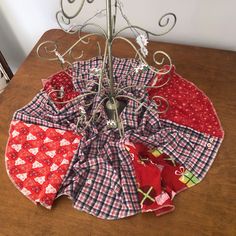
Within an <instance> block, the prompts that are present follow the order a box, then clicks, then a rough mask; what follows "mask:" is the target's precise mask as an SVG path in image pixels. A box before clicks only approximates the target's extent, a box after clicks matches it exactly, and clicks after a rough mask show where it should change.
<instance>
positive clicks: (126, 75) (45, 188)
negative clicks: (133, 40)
mask: <svg viewBox="0 0 236 236" xmlns="http://www.w3.org/2000/svg"><path fill="white" fill-rule="evenodd" d="M113 62H114V71H113V73H114V79H115V82H116V92H117V94H123V95H125V96H127V97H128V96H135V97H136V98H142V101H141V102H144V103H145V104H148V108H146V107H145V106H143V107H141V108H140V104H139V103H137V102H136V101H134V100H132V99H131V100H128V99H127V100H125V101H124V102H126V106H125V108H124V110H123V111H122V112H121V114H120V119H121V120H122V122H123V125H124V130H125V135H124V137H123V138H120V135H119V132H118V129H117V128H116V129H111V128H109V127H108V126H107V114H106V112H105V111H104V96H105V95H106V93H107V88H108V87H107V84H106V81H107V80H106V78H104V87H103V88H102V90H101V93H100V94H99V95H98V94H95V93H92V94H91V95H90V96H86V97H84V98H83V99H80V100H78V99H76V97H78V96H80V95H81V94H84V93H85V92H86V91H96V90H97V86H98V83H94V82H93V81H98V78H99V70H100V69H101V66H102V58H99V57H96V58H93V59H91V60H87V61H80V62H76V63H74V64H73V67H72V68H71V69H70V70H67V71H60V72H58V73H56V74H54V75H52V76H50V77H49V78H48V79H44V80H43V88H42V90H41V91H40V92H39V93H38V94H37V95H36V96H35V97H34V98H33V100H32V101H31V102H29V103H28V104H27V105H26V106H24V107H23V108H21V109H19V110H17V111H16V112H15V114H14V115H13V120H12V122H11V125H10V131H9V140H8V143H7V147H6V157H5V160H6V169H7V173H8V175H9V177H10V179H11V180H12V182H13V183H14V184H15V186H16V187H17V188H18V189H19V190H20V191H21V192H22V193H23V194H24V195H25V196H26V197H27V198H28V199H30V200H31V201H33V202H34V203H35V204H38V203H39V204H41V205H42V206H44V207H46V208H48V209H50V208H51V207H52V205H53V201H54V200H55V199H56V198H58V197H60V196H62V195H66V196H68V197H69V198H70V199H71V200H72V201H73V205H74V207H75V208H76V209H78V210H81V211H85V212H87V213H89V214H92V215H94V216H97V217H99V218H103V219H119V218H123V217H128V216H131V215H135V214H137V213H140V212H154V213H155V215H157V216H158V215H162V214H165V213H168V212H171V211H173V210H174V208H175V206H174V202H173V199H174V197H175V196H176V195H177V194H178V193H180V192H181V191H183V190H185V189H188V188H190V187H192V186H194V185H196V184H198V183H199V182H200V181H201V180H202V179H203V178H204V177H205V175H206V173H207V172H208V170H209V168H210V167H211V165H212V163H213V161H214V159H215V157H216V154H217V152H218V150H219V147H220V144H221V142H222V140H223V135H224V132H223V129H222V127H221V124H220V121H219V119H218V117H217V115H216V112H215V109H214V107H213V105H212V103H211V101H210V100H209V99H208V97H207V96H206V95H205V94H204V93H203V92H202V91H201V90H199V89H198V88H197V87H196V86H195V85H194V84H192V83H190V82H189V81H187V80H185V79H184V78H182V77H181V76H180V75H178V74H177V73H176V71H175V67H174V66H173V67H172V68H169V67H165V69H168V70H169V73H168V74H166V75H164V76H163V75H162V76H160V75H158V76H157V75H155V73H153V70H151V68H150V67H146V66H140V65H139V62H138V61H136V60H134V59H122V58H114V59H113ZM150 85H152V86H153V85H155V86H156V87H155V88H147V89H146V90H144V86H150ZM126 87H129V88H127V89H126ZM54 90H55V91H54ZM160 96H161V97H163V98H165V99H166V100H167V101H168V104H169V109H168V110H167V112H164V113H161V112H160V111H161V110H162V109H165V108H163V107H162V106H165V104H163V103H162V104H160V101H158V99H157V98H158V97H160ZM84 104H86V105H84ZM94 109H97V110H96V111H97V113H98V114H99V116H98V118H97V119H96V120H94V122H92V123H91V125H90V126H88V127H87V128H86V129H85V130H84V129H80V127H78V118H79V117H80V112H81V110H83V111H84V114H86V118H87V120H89V119H90V117H91V114H92V111H94Z"/></svg>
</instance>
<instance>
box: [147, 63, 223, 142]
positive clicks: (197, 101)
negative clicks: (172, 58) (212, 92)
mask: <svg viewBox="0 0 236 236" xmlns="http://www.w3.org/2000/svg"><path fill="white" fill-rule="evenodd" d="M168 78H170V80H169V82H168V83H167V84H166V85H164V86H163V87H161V88H154V89H150V90H149V96H150V97H153V96H156V95H158V96H162V97H164V98H165V99H166V100H167V101H168V103H169V109H168V111H167V112H166V113H163V114H160V118H161V119H167V120H171V121H173V122H175V123H177V124H180V125H185V126H187V127H190V128H193V129H194V130H197V131H199V132H203V133H206V134H210V135H213V136H215V137H220V138H222V137H223V135H224V132H223V129H222V127H221V124H220V121H219V119H218V117H217V115H216V111H215V109H214V107H213V104H212V103H211V101H210V99H209V98H208V97H207V96H206V95H205V94H204V93H203V92H202V91H201V90H200V89H198V88H197V87H196V85H194V84H193V83H191V82H189V81H187V80H186V79H184V78H182V77H181V76H180V75H178V74H177V73H175V67H174V66H173V67H172V69H171V71H170V72H169V73H168V74H166V75H164V76H162V77H161V76H160V75H158V76H157V78H155V79H154V80H156V79H157V82H156V83H155V82H154V80H153V81H152V82H151V84H152V85H155V86H158V85H161V84H163V83H164V82H165V81H167V79H168ZM160 79H161V80H160Z"/></svg>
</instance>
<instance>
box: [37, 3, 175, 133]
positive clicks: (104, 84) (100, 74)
mask: <svg viewBox="0 0 236 236" xmlns="http://www.w3.org/2000/svg"><path fill="white" fill-rule="evenodd" d="M77 2H78V1H77V0H60V6H61V9H60V11H58V12H57V13H56V19H57V22H58V25H59V26H60V28H61V29H62V30H63V31H65V32H66V33H68V34H78V37H79V39H78V40H77V41H76V42H75V43H74V44H73V45H72V46H71V47H70V48H68V49H67V50H66V51H65V52H63V53H61V52H59V51H58V45H57V43H56V42H55V41H45V42H43V43H41V44H40V45H39V46H38V48H37V54H38V56H39V57H41V58H43V59H46V60H50V61H59V62H60V63H61V65H62V68H63V69H65V68H70V67H71V66H72V62H73V61H78V60H80V59H81V58H82V56H83V51H81V54H80V55H79V56H77V57H75V56H74V53H73V50H75V48H76V47H77V46H78V45H79V44H89V43H90V38H91V36H96V35H100V36H103V37H104V39H105V40H104V42H105V46H104V52H103V53H102V50H101V45H100V43H99V42H98V41H97V43H96V44H97V45H96V46H97V49H98V55H100V56H102V58H103V60H102V66H101V68H99V69H98V70H97V71H96V75H97V76H96V79H94V80H93V81H86V83H88V90H84V91H83V93H82V94H80V95H79V96H77V97H76V98H74V99H72V100H70V101H66V102H60V103H68V102H72V101H73V100H77V101H81V102H82V101H83V100H84V99H85V98H86V97H87V98H89V100H90V101H91V102H89V103H87V104H83V105H84V106H91V104H93V99H96V96H101V100H100V102H99V103H98V104H96V107H95V108H94V109H93V112H92V114H90V116H89V117H88V114H86V111H85V109H82V108H81V110H80V113H79V116H78V118H77V128H78V131H80V132H81V130H85V129H86V128H87V127H88V126H90V125H91V124H92V123H93V122H95V121H96V120H97V119H99V110H100V109H101V108H102V107H104V108H105V111H106V113H107V115H108V120H107V126H108V127H109V128H114V129H116V128H118V130H119V134H120V136H121V137H123V136H124V132H125V131H124V127H123V123H122V120H121V119H120V116H119V115H120V113H121V111H122V110H123V109H124V107H125V104H126V103H125V102H124V101H128V100H133V101H134V102H135V103H137V104H138V105H139V106H138V109H137V110H136V112H139V110H140V109H141V108H143V107H144V108H146V109H153V106H150V104H148V103H147V102H144V100H143V97H137V96H135V95H132V96H130V94H129V95H128V92H130V91H131V90H132V88H134V87H137V84H132V81H130V82H129V84H126V86H125V87H123V86H121V83H119V82H116V81H114V78H113V56H112V55H113V53H112V49H113V45H114V42H115V41H117V40H122V41H124V42H126V43H127V44H128V45H130V47H131V49H132V50H134V52H135V58H136V59H137V60H138V61H139V66H137V67H136V68H134V69H133V70H132V71H130V72H129V74H132V73H136V72H137V71H138V72H139V73H142V71H143V69H145V68H148V69H149V70H151V71H152V72H154V73H155V74H156V75H158V76H157V77H156V80H155V81H154V82H153V83H152V85H150V86H141V87H140V89H143V90H146V89H149V88H159V87H162V86H164V85H165V84H166V83H167V82H168V80H166V81H165V82H164V83H160V84H161V85H158V86H154V84H156V82H158V81H157V80H158V79H159V80H161V78H162V77H163V76H164V75H165V74H168V73H169V72H170V70H171V68H172V61H171V58H170V57H169V55H168V54H167V53H165V52H163V51H156V52H154V53H153V56H152V59H153V62H154V64H155V67H152V66H149V65H148V63H147V61H146V59H145V58H146V56H147V54H148V47H147V45H148V40H149V37H150V35H152V36H162V35H165V34H167V33H168V32H169V31H171V30H172V29H173V28H174V26H175V24H176V20H177V19H176V16H175V15H174V14H173V13H167V14H165V15H163V16H162V17H161V18H160V20H159V22H158V25H159V27H160V29H164V32H161V33H154V32H150V31H149V30H146V29H144V28H142V27H139V26H137V25H133V24H131V22H130V21H129V19H128V17H127V16H126V15H125V13H124V10H123V4H122V2H121V1H119V0H106V8H104V9H102V10H100V11H99V12H97V13H96V14H95V15H94V16H92V17H91V18H89V19H88V20H86V21H85V22H84V23H83V24H81V25H80V24H74V23H71V22H72V20H73V19H75V18H76V17H77V16H78V15H79V14H80V13H81V11H82V9H83V7H84V5H85V4H92V3H93V2H94V0H82V1H81V3H80V4H79V6H78V9H77V11H76V12H75V13H74V14H71V15H70V14H68V13H67V11H66V7H65V5H71V6H74V4H76V3H77ZM76 5H78V4H76ZM100 14H105V15H106V29H103V28H102V27H101V26H100V25H98V24H96V23H93V22H92V20H93V19H94V18H95V17H97V16H98V15H100ZM118 14H120V16H121V17H122V18H123V19H124V20H125V22H126V23H127V26H125V27H124V28H122V29H118V30H117V27H116V25H117V24H116V23H117V19H118ZM91 26H92V27H95V28H96V29H97V32H96V33H89V34H86V35H84V36H81V32H82V31H84V30H85V29H86V28H88V27H91ZM127 30H130V31H131V32H132V33H133V34H134V36H135V38H136V44H134V43H132V42H131V41H130V40H129V39H127V38H125V37H123V36H121V34H122V33H123V32H124V31H127ZM164 65H168V66H167V67H166V66H164ZM91 84H92V86H91ZM53 92H59V93H60V96H63V89H62V90H53V91H51V93H53ZM91 97H92V98H91ZM152 99H153V100H155V103H154V104H155V108H156V110H157V112H158V113H163V112H166V111H167V110H168V107H169V104H168V101H167V100H166V99H164V98H163V97H161V96H154V97H152ZM163 103H165V104H166V105H165V106H164V107H165V109H164V110H161V109H160V107H163V106H162V105H163Z"/></svg>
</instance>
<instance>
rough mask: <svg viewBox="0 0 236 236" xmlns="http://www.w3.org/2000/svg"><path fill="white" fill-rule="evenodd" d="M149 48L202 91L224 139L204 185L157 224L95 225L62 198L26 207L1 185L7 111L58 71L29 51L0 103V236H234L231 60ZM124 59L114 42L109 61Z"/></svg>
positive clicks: (235, 107)
mask: <svg viewBox="0 0 236 236" xmlns="http://www.w3.org/2000/svg"><path fill="white" fill-rule="evenodd" d="M95 39H96V37H94V38H93V39H92V41H93V40H95ZM44 40H56V41H58V45H59V48H60V49H59V50H60V51H63V50H65V49H66V48H68V47H69V46H70V45H71V44H72V42H75V41H76V38H75V37H74V36H69V35H66V34H65V33H64V32H62V31H61V30H50V31H47V32H46V33H45V34H44V35H43V36H42V38H41V39H40V42H42V41H44ZM83 47H85V46H83ZM150 48H151V51H154V50H163V51H166V52H167V53H168V54H169V55H170V56H171V57H172V59H173V63H174V64H175V65H176V68H177V73H179V74H181V75H182V76H183V77H185V78H186V79H188V80H189V81H192V82H194V83H195V84H196V85H197V86H198V87H199V88H200V89H202V90H203V91H204V92H205V93H206V94H207V96H208V97H209V98H210V99H211V100H212V102H213V104H214V106H215V108H216V110H217V113H218V116H219V118H220V120H221V122H222V126H223V128H224V130H225V139H224V141H223V144H222V146H221V148H220V151H219V153H218V155H217V158H216V160H215V162H214V164H213V166H212V168H211V169H210V171H209V173H208V174H207V176H206V177H205V179H204V180H203V181H202V182H201V183H200V184H199V185H197V186H195V187H193V188H191V189H189V190H187V191H185V192H183V193H181V194H179V195H178V196H177V197H176V198H175V199H174V204H175V206H176V209H175V211H174V212H173V213H170V214H167V215H164V216H161V217H156V216H154V214H152V213H147V214H139V215H136V216H133V217H130V218H126V219H122V220H116V221H108V220H101V219H97V218H96V217H94V216H91V215H89V214H87V213H84V212H80V211H78V210H75V209H74V208H73V207H72V202H71V201H70V200H69V199H67V198H66V197H62V198H59V199H57V200H56V201H55V203H54V206H53V208H52V210H51V211H49V210H46V209H45V208H43V207H41V206H35V205H34V204H32V203H31V202H30V201H29V200H27V199H26V198H25V197H24V196H23V195H22V194H21V193H20V192H19V191H18V190H17V189H16V188H15V187H14V185H13V184H12V183H11V181H10V179H9V178H8V176H7V173H6V170H5V161H4V158H5V157H4V152H5V147H6V143H7V138H8V129H9V124H10V121H11V119H12V115H13V113H14V111H15V110H17V109H18V108H21V107H22V106H23V105H25V104H27V103H28V102H29V101H30V100H31V99H32V98H33V97H34V96H35V95H36V93H37V92H38V91H39V90H40V89H41V88H42V83H41V79H43V78H47V77H48V76H49V75H51V74H53V73H55V72H57V71H58V70H60V65H59V64H58V63H56V62H48V61H45V60H42V59H39V58H38V57H37V55H36V46H35V48H34V49H33V50H32V52H31V53H30V54H29V56H28V57H27V59H26V60H25V62H24V63H23V64H22V66H21V67H20V68H19V70H18V71H17V73H16V75H15V76H14V77H13V79H12V81H11V82H10V84H9V86H8V87H7V88H6V90H5V91H4V92H3V94H1V95H0V158H1V161H0V235H1V236H2V235H4V236H16V235H24V236H25V235H30V236H40V235H42V236H45V235H46V236H47V235H50V236H51V235H63V236H67V235H68V236H70V235H71V236H72V235H73V236H74V235H82V236H88V235H91V236H98V235H117V236H118V235H119V236H120V235H122V236H125V235H132V236H133V235H134V236H137V235H145V236H149V235H154V236H155V235H170V236H172V235H175V236H179V235H180V236H182V235H190V236H192V235H193V236H195V235H196V236H198V235H199V236H202V235H203V236H204V235H212V236H216V235H224V236H229V235H230V236H231V235H232V236H234V235H236V206H235V205H236V204H235V200H236V194H235V193H236V178H235V177H236V168H235V167H236V161H235V160H236V122H235V118H236V96H235V95H236V53H235V52H230V51H221V50H214V49H207V48H199V47H190V46H182V45H175V44H167V43H158V42H151V43H150ZM80 49H81V48H80ZM78 50H79V49H78ZM96 50H97V49H96V46H91V45H88V46H86V49H85V50H84V59H88V58H90V57H92V56H95V55H96ZM131 51H132V50H130V47H129V46H128V45H126V44H125V43H122V42H118V41H117V42H116V49H114V54H115V55H116V56H122V57H131V56H133V53H131Z"/></svg>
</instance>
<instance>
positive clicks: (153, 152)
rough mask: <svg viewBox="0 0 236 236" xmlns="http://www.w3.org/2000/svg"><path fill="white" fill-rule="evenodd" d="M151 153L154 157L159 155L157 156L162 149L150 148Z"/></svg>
mask: <svg viewBox="0 0 236 236" xmlns="http://www.w3.org/2000/svg"><path fill="white" fill-rule="evenodd" d="M151 154H152V155H153V156H154V157H159V156H160V155H161V154H162V151H160V150H157V149H153V150H151Z"/></svg>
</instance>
